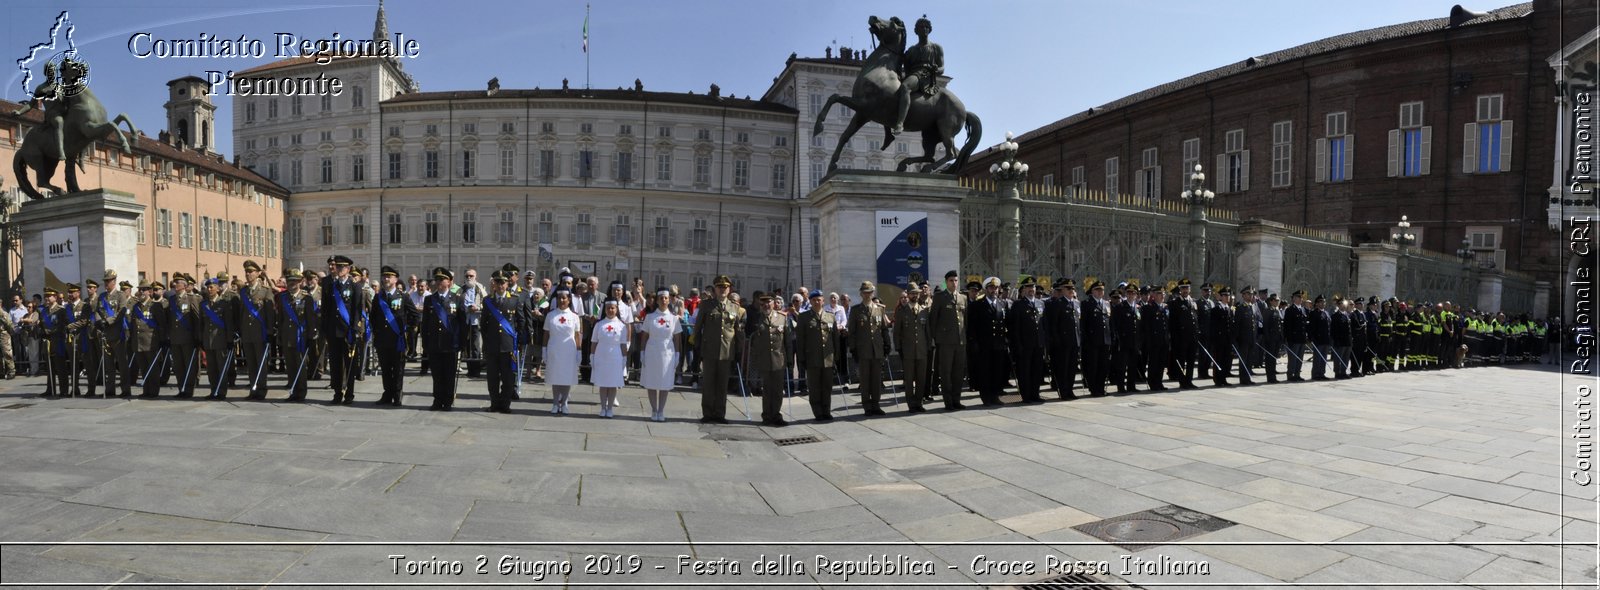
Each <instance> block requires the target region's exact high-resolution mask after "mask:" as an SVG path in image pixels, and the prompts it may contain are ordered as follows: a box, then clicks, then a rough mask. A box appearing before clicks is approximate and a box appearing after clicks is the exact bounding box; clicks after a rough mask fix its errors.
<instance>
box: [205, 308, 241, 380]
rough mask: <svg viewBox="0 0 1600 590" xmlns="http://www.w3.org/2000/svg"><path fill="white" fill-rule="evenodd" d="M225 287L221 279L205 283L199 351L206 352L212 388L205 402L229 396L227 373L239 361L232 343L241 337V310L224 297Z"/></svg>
mask: <svg viewBox="0 0 1600 590" xmlns="http://www.w3.org/2000/svg"><path fill="white" fill-rule="evenodd" d="M223 285H224V283H223V280H222V279H220V278H214V279H211V280H208V281H206V286H205V299H204V300H203V301H201V302H200V312H201V316H200V317H201V320H200V348H201V349H202V350H204V351H205V355H206V359H205V364H206V382H207V385H208V386H210V389H211V391H210V392H209V393H208V394H206V399H224V398H227V397H228V382H227V379H228V370H229V369H231V368H232V366H233V364H234V363H235V362H237V359H235V358H234V354H233V341H234V339H235V338H237V337H238V326H239V314H238V308H237V307H236V306H234V305H233V300H232V299H231V298H229V297H225V296H223V294H222V290H223Z"/></svg>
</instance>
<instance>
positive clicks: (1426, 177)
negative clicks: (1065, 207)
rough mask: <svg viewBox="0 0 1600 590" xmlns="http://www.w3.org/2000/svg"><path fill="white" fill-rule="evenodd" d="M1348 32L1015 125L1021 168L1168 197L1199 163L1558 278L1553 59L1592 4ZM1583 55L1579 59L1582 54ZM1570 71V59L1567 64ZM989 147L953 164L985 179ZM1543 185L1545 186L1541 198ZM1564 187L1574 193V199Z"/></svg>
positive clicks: (1241, 182)
mask: <svg viewBox="0 0 1600 590" xmlns="http://www.w3.org/2000/svg"><path fill="white" fill-rule="evenodd" d="M1458 16H1459V17H1460V18H1458V19H1455V20H1454V21H1453V19H1451V18H1439V19H1431V20H1424V21H1417V22H1411V23H1404V24H1398V25H1393V26H1388V27H1382V28H1377V29H1372V30H1367V31H1358V32H1354V33H1348V34H1344V35H1339V36H1336V37H1331V38H1328V39H1322V40H1320V41H1314V42H1311V43H1307V44H1305V45H1301V46H1298V47H1293V48H1289V49H1285V50H1282V51H1277V52H1274V53H1270V54H1267V55H1263V56H1259V57H1255V58H1250V59H1247V60H1244V61H1242V62H1238V63H1233V64H1228V65H1226V66H1222V67H1220V68H1216V69H1213V70H1210V71H1207V72H1202V73H1199V74H1196V75H1194V76H1190V77H1188V78H1184V79H1181V80H1177V81H1173V82H1170V83H1167V84H1163V85H1161V86H1157V87H1155V88H1151V89H1148V90H1145V91H1143V92H1139V93H1137V94H1134V95H1131V96H1128V97H1124V98H1122V99H1119V100H1117V101H1114V102H1111V103H1109V104H1107V105H1104V106H1100V107H1095V108H1092V109H1089V110H1087V111H1084V112H1080V113H1077V114H1073V115H1071V116H1068V117H1066V118H1063V119H1061V120H1059V121H1056V122H1055V123H1052V124H1050V125H1046V126H1044V127H1042V128H1039V129H1035V130H1033V131H1029V132H1027V133H1024V134H1023V135H1022V136H1021V137H1019V138H1018V139H1017V141H1018V142H1019V143H1020V144H1021V149H1020V152H1019V155H1018V159H1020V160H1023V161H1025V162H1027V163H1028V164H1029V167H1030V169H1031V170H1030V173H1029V176H1030V178H1029V180H1030V181H1031V182H1040V183H1044V184H1047V185H1055V186H1060V187H1065V188H1067V189H1069V190H1072V189H1076V190H1090V191H1105V192H1107V193H1115V194H1118V195H1134V196H1143V197H1154V198H1160V199H1167V200H1176V199H1178V194H1179V193H1180V192H1181V191H1182V190H1183V188H1184V185H1185V184H1186V183H1187V180H1188V173H1189V171H1192V169H1193V168H1194V165H1195V164H1196V163H1198V164H1203V165H1204V167H1205V172H1206V175H1207V184H1208V185H1209V187H1208V188H1211V189H1212V190H1214V191H1216V193H1217V201H1216V203H1215V205H1217V206H1220V207H1223V208H1228V209H1233V210H1237V211H1238V212H1239V213H1240V216H1241V218H1250V217H1259V218H1264V219H1269V220H1274V221H1280V222H1284V223H1290V224H1296V225H1302V226H1307V227H1312V228H1318V229H1323V230H1328V231H1335V232H1344V233H1347V234H1348V235H1349V236H1350V237H1351V239H1352V242H1354V243H1364V242H1375V241H1380V240H1386V239H1388V237H1389V235H1390V233H1391V229H1392V228H1393V227H1394V226H1395V224H1396V222H1398V221H1399V220H1400V216H1401V215H1406V216H1408V217H1409V220H1410V221H1411V223H1412V227H1413V232H1414V233H1417V234H1420V235H1419V236H1418V237H1419V238H1420V240H1421V242H1420V245H1421V246H1422V247H1424V248H1426V249H1429V250H1435V251H1441V252H1452V253H1453V252H1455V250H1456V249H1457V248H1459V247H1460V246H1461V242H1462V239H1463V238H1464V237H1466V238H1468V239H1470V240H1471V243H1472V246H1473V248H1474V249H1476V250H1477V254H1478V258H1479V260H1480V261H1483V260H1495V261H1497V262H1498V263H1499V264H1500V265H1501V266H1500V268H1509V269H1512V270H1522V271H1526V272H1530V273H1534V274H1536V275H1538V277H1539V278H1541V279H1547V280H1556V279H1557V277H1559V276H1560V274H1561V272H1562V271H1563V270H1565V269H1564V268H1563V267H1562V266H1561V257H1560V252H1558V250H1557V248H1558V245H1559V244H1560V239H1559V238H1560V235H1559V234H1558V233H1557V232H1556V231H1555V230H1554V228H1553V226H1552V223H1554V221H1553V219H1555V220H1558V219H1560V218H1561V216H1562V215H1570V214H1574V213H1580V214H1581V212H1583V211H1593V208H1594V207H1593V205H1594V202H1593V200H1592V196H1591V197H1590V200H1587V201H1584V200H1582V199H1579V202H1577V203H1576V204H1577V205H1578V207H1577V209H1576V210H1574V209H1573V208H1571V207H1569V208H1567V209H1566V210H1562V209H1559V208H1558V209H1556V210H1551V211H1547V206H1548V205H1549V202H1550V200H1551V198H1552V197H1556V198H1557V200H1559V197H1560V194H1559V191H1560V189H1559V188H1557V187H1558V185H1559V183H1558V182H1556V181H1553V180H1552V178H1553V176H1559V173H1557V174H1554V175H1553V174H1552V171H1553V170H1556V169H1558V168H1559V163H1560V160H1558V159H1556V154H1555V150H1556V149H1557V139H1556V135H1557V131H1556V128H1557V119H1558V118H1559V116H1560V112H1558V110H1557V109H1560V108H1570V107H1562V106H1561V105H1557V104H1555V97H1556V95H1557V94H1559V92H1558V91H1557V89H1556V77H1557V75H1558V71H1560V70H1559V68H1556V67H1554V66H1555V64H1554V63H1553V62H1552V61H1551V60H1552V59H1553V58H1552V55H1556V54H1560V53H1561V52H1563V50H1564V48H1565V49H1566V50H1568V51H1571V50H1572V49H1573V47H1572V46H1573V45H1574V44H1577V45H1579V46H1581V47H1578V48H1577V49H1578V51H1576V52H1572V53H1573V54H1572V55H1569V56H1568V57H1566V60H1567V61H1582V60H1587V61H1594V56H1593V53H1594V49H1593V46H1592V45H1585V44H1584V42H1583V39H1585V38H1586V37H1585V36H1586V35H1587V36H1588V37H1587V38H1589V39H1592V38H1593V37H1594V31H1595V22H1596V20H1595V19H1596V9H1595V3H1593V2H1562V1H1559V0H1536V1H1535V2H1532V3H1525V4H1518V5H1514V6H1508V7H1505V8H1501V9H1498V10H1493V11H1489V12H1487V13H1484V14H1481V15H1476V16H1475V15H1473V14H1462V15H1458ZM1584 54H1587V57H1580V55H1584ZM1571 65H1572V67H1571V68H1569V70H1568V71H1571V70H1576V69H1577V68H1576V66H1577V65H1578V64H1577V63H1573V64H1571ZM995 161H997V154H996V153H994V151H992V150H991V151H988V152H984V153H981V154H979V155H977V156H975V157H974V159H973V161H972V162H971V164H970V165H969V167H968V168H967V170H966V171H964V173H965V174H966V175H969V176H975V177H986V176H987V170H988V168H989V165H990V164H991V163H994V162H995ZM1552 189H1554V190H1555V191H1557V192H1556V193H1552V192H1551V190H1552ZM1569 198H1570V195H1569Z"/></svg>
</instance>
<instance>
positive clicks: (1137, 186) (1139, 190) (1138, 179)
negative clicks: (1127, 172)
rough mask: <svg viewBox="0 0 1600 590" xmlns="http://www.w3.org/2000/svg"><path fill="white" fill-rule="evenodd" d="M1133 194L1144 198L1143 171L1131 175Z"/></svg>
mask: <svg viewBox="0 0 1600 590" xmlns="http://www.w3.org/2000/svg"><path fill="white" fill-rule="evenodd" d="M1133 194H1134V195H1137V196H1139V197H1144V195H1145V192H1144V171H1143V170H1140V171H1138V172H1134V173H1133Z"/></svg>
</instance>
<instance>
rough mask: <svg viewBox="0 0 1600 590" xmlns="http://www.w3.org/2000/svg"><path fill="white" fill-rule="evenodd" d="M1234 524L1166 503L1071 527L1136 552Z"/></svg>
mask: <svg viewBox="0 0 1600 590" xmlns="http://www.w3.org/2000/svg"><path fill="white" fill-rule="evenodd" d="M1233 525H1234V523H1233V522H1232V521H1228V520H1223V519H1221V518H1217V517H1215V516H1212V515H1210V514H1206V513H1204V512H1200V511H1198V510H1190V509H1188V508H1184V507H1182V506H1176V505H1171V504H1169V505H1166V506H1162V507H1160V508H1152V509H1150V510H1145V511H1143V512H1135V513H1133V514H1124V515H1122V516H1116V517H1112V518H1107V519H1105V520H1101V521H1097V522H1091V523H1086V524H1080V525H1078V526H1075V527H1072V528H1074V529H1077V530H1078V531H1080V532H1082V533H1085V534H1087V535H1089V536H1091V537H1094V538H1096V539H1100V540H1101V541H1105V542H1107V543H1111V544H1113V545H1116V546H1118V547H1121V548H1123V549H1127V550H1129V551H1138V550H1140V549H1144V548H1147V547H1154V546H1156V545H1161V544H1164V543H1171V542H1173V541H1179V540H1182V539H1187V538H1189V537H1193V536H1195V535H1200V534H1204V533H1209V532H1212V531H1220V530H1222V529H1225V528H1228V527H1230V526H1233Z"/></svg>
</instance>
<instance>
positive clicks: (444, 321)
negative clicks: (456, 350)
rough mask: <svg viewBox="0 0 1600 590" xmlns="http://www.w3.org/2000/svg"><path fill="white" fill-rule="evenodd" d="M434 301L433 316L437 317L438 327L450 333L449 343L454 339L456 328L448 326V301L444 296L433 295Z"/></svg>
mask: <svg viewBox="0 0 1600 590" xmlns="http://www.w3.org/2000/svg"><path fill="white" fill-rule="evenodd" d="M433 300H434V301H435V303H434V305H433V314H434V315H436V316H438V317H439V325H440V326H442V327H444V329H446V330H449V332H450V341H451V342H454V341H455V339H456V327H455V326H453V325H451V324H450V311H449V310H450V299H449V297H447V296H445V295H438V294H435V295H433Z"/></svg>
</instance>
